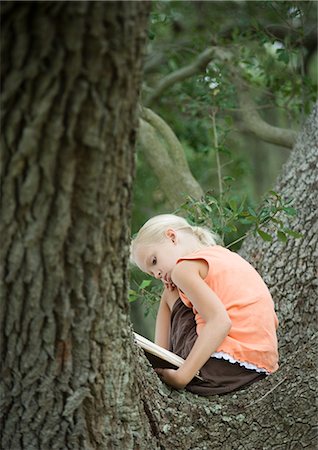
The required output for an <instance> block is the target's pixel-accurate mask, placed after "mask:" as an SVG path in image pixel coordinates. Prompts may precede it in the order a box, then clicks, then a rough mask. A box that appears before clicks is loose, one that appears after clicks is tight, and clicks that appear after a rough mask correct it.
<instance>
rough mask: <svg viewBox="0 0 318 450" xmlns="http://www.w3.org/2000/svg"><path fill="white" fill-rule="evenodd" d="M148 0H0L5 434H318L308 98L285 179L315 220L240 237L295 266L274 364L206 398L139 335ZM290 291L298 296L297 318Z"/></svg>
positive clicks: (296, 438) (8, 441)
mask: <svg viewBox="0 0 318 450" xmlns="http://www.w3.org/2000/svg"><path fill="white" fill-rule="evenodd" d="M146 5H147V4H145V3H144V2H123V3H120V2H113V3H111V4H107V8H104V4H103V3H99V2H91V3H71V2H70V3H51V2H48V3H44V2H43V3H27V2H24V3H22V2H21V3H18V4H17V5H15V4H13V3H6V4H5V5H4V6H3V9H2V12H3V14H4V18H5V19H6V20H5V22H3V23H4V26H3V33H4V39H3V47H4V51H5V52H6V53H7V58H6V60H9V62H8V63H7V64H6V65H5V66H4V68H3V70H4V75H3V77H2V79H3V82H4V94H3V109H2V110H3V130H4V133H3V136H2V141H3V142H2V144H3V161H4V164H3V176H2V184H1V187H2V193H3V195H2V216H1V217H2V223H1V225H2V229H1V236H2V237H3V236H5V239H3V242H2V246H1V250H2V262H3V264H2V265H1V270H2V273H1V280H2V289H1V296H2V297H1V305H2V308H1V314H2V315H1V317H0V324H1V331H2V335H1V337H2V341H1V359H2V361H3V364H2V376H1V391H2V392H3V401H2V402H1V408H2V426H1V432H2V445H3V447H4V448H12V449H14V450H15V449H19V448H41V449H43V448H53V449H64V448H72V449H75V448H83V449H90V448H91V449H97V448H98V449H112V448H123V449H138V448H140V449H149V448H151V449H155V448H158V449H159V448H161V449H171V448H185V449H190V448H191V449H204V448H207V449H208V448H211V442H212V445H213V448H216V449H217V448H222V449H224V448H225V449H227V448H229V449H231V448H250V449H252V448H260V447H261V448H271V449H272V448H299V447H306V446H307V447H308V448H310V447H313V445H314V439H315V436H314V434H313V431H312V429H313V425H314V421H315V405H314V402H313V394H314V385H313V381H312V380H313V378H314V373H313V372H314V368H315V359H314V357H313V352H314V350H315V347H314V346H313V345H312V337H313V328H314V315H313V314H312V312H313V307H314V299H315V297H314V293H313V287H314V280H313V279H312V274H313V272H312V270H313V258H314V252H315V250H316V247H317V233H316V234H314V232H313V231H314V227H315V224H314V217H313V215H312V209H311V208H312V202H313V201H314V199H315V194H316V187H315V177H314V175H313V174H314V170H315V167H316V162H317V130H316V126H315V123H316V122H315V121H316V119H317V108H316V109H315V112H314V114H313V115H312V116H311V117H310V119H309V120H308V123H307V125H306V127H305V129H304V131H303V133H302V134H301V135H300V137H299V140H298V141H297V144H296V146H295V150H294V153H293V156H292V157H291V160H290V163H289V166H287V167H286V171H285V173H284V174H283V177H282V180H281V182H280V183H281V184H282V186H285V185H286V184H289V183H290V180H292V182H293V183H294V185H295V186H297V190H296V189H293V191H294V192H293V196H294V197H295V200H296V207H298V208H299V206H300V207H303V208H304V214H301V215H300V216H299V217H295V218H294V221H295V224H297V226H298V227H299V229H300V230H301V231H303V232H304V230H308V233H305V232H304V238H303V240H302V241H291V242H289V243H288V244H287V247H286V249H285V248H284V249H282V247H279V244H278V243H275V242H274V243H273V244H270V246H269V247H267V248H266V249H265V247H262V245H265V244H261V243H260V242H259V241H256V242H255V243H254V242H251V243H250V244H249V243H248V242H247V244H246V252H247V253H248V254H249V256H250V257H251V258H253V256H255V259H256V260H257V258H258V261H260V260H259V256H260V255H261V257H262V266H261V267H262V272H263V275H264V276H265V277H267V278H269V276H273V275H272V274H275V270H276V269H281V267H280V265H281V262H282V255H283V254H285V252H286V258H288V259H289V260H290V259H291V258H290V255H293V257H294V258H295V266H294V267H295V268H296V269H295V270H294V271H293V272H292V271H288V273H287V274H286V275H284V276H285V278H282V276H283V275H279V281H283V286H284V288H285V289H286V290H285V296H286V295H287V296H291V295H292V296H293V297H292V298H290V299H287V301H286V300H285V298H284V297H283V296H282V297H280V298H281V301H280V304H279V306H280V311H279V315H280V320H281V323H282V324H283V325H284V324H286V327H287V330H288V333H287V335H288V338H286V346H285V348H286V351H285V352H284V353H283V358H284V359H283V364H284V365H283V366H282V368H281V370H280V371H279V372H278V373H277V374H275V375H273V376H272V377H270V378H269V379H267V380H265V381H262V382H260V383H258V384H256V385H254V386H252V387H251V388H249V389H248V390H246V391H240V392H239V393H236V394H233V395H229V396H224V397H212V398H210V399H202V398H200V397H196V396H194V395H192V394H188V393H183V392H177V391H173V390H170V389H169V388H168V387H167V386H165V385H163V384H162V383H161V382H160V380H159V379H158V377H157V376H156V375H155V374H154V372H153V371H152V370H151V369H150V367H149V365H148V363H147V361H146V360H145V358H144V356H143V355H142V354H141V353H140V352H139V351H138V349H137V348H136V347H135V346H134V344H133V340H132V336H131V329H130V322H129V315H128V306H127V299H126V297H127V284H128V282H127V280H128V276H127V260H128V243H129V216H130V207H131V205H130V196H131V181H132V172H133V159H134V157H133V156H134V155H133V152H132V151H131V149H132V147H133V145H134V141H135V132H134V130H135V127H136V123H137V116H136V105H137V101H138V95H137V94H138V86H139V83H140V69H141V56H142V49H143V43H144V40H145V31H144V30H145V25H146V17H147V8H146V9H145V6H146ZM28 27H29V28H28ZM27 30H32V32H30V31H28V32H27ZM57 31H59V32H57ZM44 32H45V36H46V37H47V39H44V37H43V33H44ZM9 49H10V55H8V52H9ZM101 54H102V55H104V57H102V58H100V56H101ZM8 56H10V58H8ZM62 62H67V64H65V65H64V64H62ZM127 66H129V67H130V71H129V72H128V71H127V70H125V69H126V67H127ZM48 69H50V70H48ZM123 93H124V94H125V95H123ZM304 147H305V148H306V153H305V154H304V151H303V149H304ZM300 162H301V164H300ZM283 183H284V184H283ZM300 202H301V204H300ZM307 211H308V213H307ZM248 245H250V246H251V249H253V248H256V249H257V250H258V251H257V252H255V251H254V250H249V248H248ZM267 245H268V244H267ZM272 245H273V246H274V247H273V248H275V252H274V253H275V257H272V258H271V259H269V255H270V254H271V248H272ZM280 245H281V244H280ZM249 252H250V253H249ZM253 253H255V255H253ZM304 257H306V267H304V266H305V264H304V262H303V258H304ZM267 260H268V261H269V263H267V262H266V261H267ZM269 266H270V269H271V272H269V270H268V269H267V267H269ZM301 271H303V272H301ZM294 272H297V277H293V274H294ZM302 273H305V274H306V276H308V279H306V280H305V283H304V284H303V280H302V279H301V274H302ZM272 280H273V281H272V282H271V283H270V286H272V288H275V287H276V288H279V287H280V286H278V284H277V283H276V279H275V278H272ZM270 281H271V278H270ZM274 294H275V292H274ZM307 297H308V298H309V301H308V302H307ZM304 298H306V302H304V300H303V299H304ZM290 301H292V302H293V305H295V304H296V303H297V305H298V306H299V307H297V308H296V311H297V315H295V318H293V317H291V314H290V309H291V306H292V305H291V304H290V303H289V302H290ZM301 302H304V303H303V305H301ZM307 305H308V306H307ZM302 311H304V314H302ZM301 321H302V322H301ZM305 321H306V322H305ZM293 322H294V324H296V325H294V324H293ZM305 323H306V325H305ZM284 326H285V325H284ZM294 326H296V330H297V333H294V332H293V327H294ZM304 330H306V336H304V334H305V333H304ZM307 330H308V335H307ZM294 337H296V341H295V342H296V345H298V346H299V347H298V348H297V349H294V348H292V346H291V344H290V339H289V338H294ZM283 339H284V336H282V337H281V342H282V343H284V340H283ZM287 345H288V347H287ZM292 351H293V352H294V353H291V352H292Z"/></svg>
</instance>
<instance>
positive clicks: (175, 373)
mask: <svg viewBox="0 0 318 450" xmlns="http://www.w3.org/2000/svg"><path fill="white" fill-rule="evenodd" d="M155 371H156V372H157V374H158V375H159V376H160V378H161V380H162V381H164V382H165V383H167V384H169V385H170V386H172V387H174V388H175V389H183V388H184V387H185V386H186V385H187V384H188V381H187V380H185V379H184V378H183V377H182V374H181V373H180V372H179V370H174V369H155Z"/></svg>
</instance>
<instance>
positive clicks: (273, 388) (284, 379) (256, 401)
mask: <svg viewBox="0 0 318 450" xmlns="http://www.w3.org/2000/svg"><path fill="white" fill-rule="evenodd" d="M286 380H287V377H285V378H283V379H282V380H281V381H280V382H279V383H277V384H276V385H275V386H274V387H272V389H270V390H269V391H268V392H266V394H265V395H263V396H262V397H260V398H258V399H257V400H255V402H251V403H249V404H248V405H247V406H246V408H249V407H250V406H252V405H256V403H259V402H260V401H262V400H263V399H264V398H265V397H267V396H268V395H269V394H270V393H271V392H273V391H274V390H275V389H276V388H277V387H278V386H280V385H281V384H282V383H283V382H284V381H286Z"/></svg>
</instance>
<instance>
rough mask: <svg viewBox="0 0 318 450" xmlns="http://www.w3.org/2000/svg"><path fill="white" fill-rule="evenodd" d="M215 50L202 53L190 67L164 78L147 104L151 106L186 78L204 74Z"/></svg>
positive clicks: (210, 49) (211, 49) (147, 100)
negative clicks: (203, 71)
mask: <svg viewBox="0 0 318 450" xmlns="http://www.w3.org/2000/svg"><path fill="white" fill-rule="evenodd" d="M213 52H214V50H213V48H207V49H206V50H204V51H203V52H202V53H200V54H199V55H198V57H197V58H196V59H195V60H194V61H193V63H192V64H189V65H188V66H185V67H182V68H181V69H179V70H176V71H175V72H172V73H171V74H169V75H167V76H166V77H164V78H163V79H162V80H161V81H160V82H159V84H158V86H157V87H156V88H155V90H154V91H153V93H152V94H150V95H149V97H148V98H147V99H146V102H145V104H146V105H147V106H150V105H151V104H152V103H153V102H154V101H155V100H157V99H158V97H159V96H160V95H161V94H162V92H163V91H165V90H166V89H168V87H170V86H172V85H173V84H175V83H178V82H180V81H182V80H185V79H186V78H189V77H191V76H192V75H195V74H196V73H200V72H202V70H204V69H205V68H206V66H207V65H208V64H209V62H210V61H211V60H212V57H213Z"/></svg>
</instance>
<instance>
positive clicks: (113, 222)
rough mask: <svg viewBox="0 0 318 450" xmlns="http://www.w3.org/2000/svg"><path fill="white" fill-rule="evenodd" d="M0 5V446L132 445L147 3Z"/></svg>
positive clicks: (15, 448) (136, 424) (135, 418)
mask: <svg viewBox="0 0 318 450" xmlns="http://www.w3.org/2000/svg"><path fill="white" fill-rule="evenodd" d="M1 9H2V17H1V19H2V51H3V57H2V82H3V92H2V113H3V118H2V130H3V133H2V178H1V189H2V207H1V209H2V213H1V238H2V243H1V282H2V286H1V313H0V314H1V316H0V328H1V347H0V351H1V361H2V364H1V393H2V399H1V435H2V437H1V439H2V441H1V442H2V448H3V449H12V450H18V449H24V450H26V449H41V450H44V449H65V448H69V449H79V448H82V449H97V448H98V449H103V448H104V449H106V448H107V449H109V448H113V447H114V446H115V445H116V446H118V447H119V448H133V446H134V444H133V442H134V440H135V439H136V435H135V429H136V428H138V427H139V426H140V425H139V416H140V414H139V409H140V407H139V406H138V402H137V401H136V389H134V388H133V386H132V385H133V381H134V380H133V377H132V374H131V370H130V369H129V367H130V365H131V350H130V347H129V346H127V345H125V344H126V341H127V339H128V338H127V336H128V331H127V330H128V306H127V301H126V298H127V278H128V277H127V260H128V252H129V232H128V230H129V220H130V203H131V185H132V173H133V166H134V152H133V149H134V145H135V140H136V127H137V123H138V117H137V113H136V111H137V110H136V106H137V103H138V92H139V88H140V82H141V67H142V64H141V63H142V56H143V49H144V43H145V38H146V32H145V30H146V24H147V16H148V10H149V3H148V2H105V3H104V2H7V3H4V4H3V5H2V7H1ZM124 405H126V406H125V407H124ZM133 410H135V413H134V414H132V411H133ZM137 411H138V414H137Z"/></svg>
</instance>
